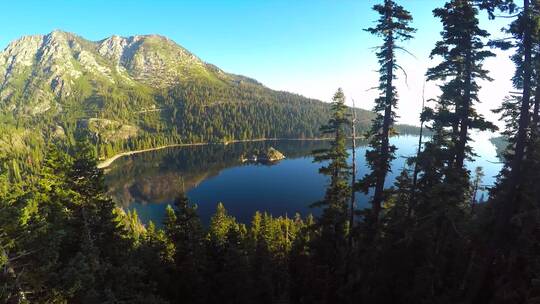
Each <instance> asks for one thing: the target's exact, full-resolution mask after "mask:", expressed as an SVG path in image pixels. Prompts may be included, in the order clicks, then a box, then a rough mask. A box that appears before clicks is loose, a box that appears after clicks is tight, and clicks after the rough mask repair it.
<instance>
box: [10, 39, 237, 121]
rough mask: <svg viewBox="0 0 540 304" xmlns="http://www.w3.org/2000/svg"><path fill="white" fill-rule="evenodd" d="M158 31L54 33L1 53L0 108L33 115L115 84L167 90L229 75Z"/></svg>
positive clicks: (22, 41) (15, 44)
mask: <svg viewBox="0 0 540 304" xmlns="http://www.w3.org/2000/svg"><path fill="white" fill-rule="evenodd" d="M233 78H234V77H233V76H230V75H228V74H226V73H223V71H221V70H219V69H218V68H216V67H214V66H210V65H208V64H206V63H204V62H203V61H202V60H200V59H199V58H197V57H196V56H195V55H193V54H191V53H190V52H188V51H187V50H186V49H184V48H182V47H181V46H179V45H177V44H176V43H174V42H173V41H172V40H170V39H168V38H166V37H163V36H158V35H140V36H132V37H119V36H112V37H109V38H107V39H104V40H101V41H96V42H94V41H89V40H86V39H84V38H82V37H79V36H77V35H75V34H72V33H67V32H62V31H53V32H52V33H50V34H47V35H34V36H26V37H23V38H20V39H18V40H16V41H13V42H12V43H10V44H9V45H8V47H7V48H6V49H5V50H3V51H2V52H0V108H2V109H4V110H6V109H7V110H18V111H19V112H23V113H25V114H31V115H36V114H39V113H43V112H45V111H47V110H49V109H51V108H53V107H59V106H60V104H59V102H60V101H62V100H65V99H68V98H75V97H80V95H84V94H87V95H88V94H91V92H92V91H94V92H95V91H99V90H102V89H103V88H108V87H113V86H116V87H118V86H127V87H129V86H137V85H139V86H148V87H150V88H166V87H169V86H172V85H174V84H176V83H178V82H182V81H186V80H188V79H203V80H204V81H211V82H219V81H228V80H231V79H233Z"/></svg>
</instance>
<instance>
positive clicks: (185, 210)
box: [165, 193, 205, 303]
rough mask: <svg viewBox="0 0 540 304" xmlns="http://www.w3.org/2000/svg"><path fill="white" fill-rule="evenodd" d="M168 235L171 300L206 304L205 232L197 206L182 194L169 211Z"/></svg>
mask: <svg viewBox="0 0 540 304" xmlns="http://www.w3.org/2000/svg"><path fill="white" fill-rule="evenodd" d="M165 233H166V234H167V236H168V238H169V239H170V241H171V242H172V244H173V245H174V256H173V259H174V264H175V271H174V276H173V278H172V279H173V280H174V282H175V283H174V284H173V285H171V286H170V287H171V293H172V295H171V296H172V299H174V301H180V300H181V301H184V302H185V303H203V302H204V293H203V290H202V286H204V284H203V283H204V277H203V275H204V271H205V259H204V256H205V252H204V230H203V227H202V224H201V221H200V219H199V216H198V215H197V208H196V206H191V205H190V203H189V200H188V199H187V197H186V196H185V194H183V193H182V194H181V195H180V196H179V197H178V198H177V199H176V201H175V203H174V209H172V208H170V207H169V208H167V216H166V220H165Z"/></svg>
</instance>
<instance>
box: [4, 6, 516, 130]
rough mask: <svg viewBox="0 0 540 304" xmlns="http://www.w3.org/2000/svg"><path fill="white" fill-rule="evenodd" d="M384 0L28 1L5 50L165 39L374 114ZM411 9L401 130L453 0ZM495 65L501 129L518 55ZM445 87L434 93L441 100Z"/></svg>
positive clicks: (283, 86)
mask: <svg viewBox="0 0 540 304" xmlns="http://www.w3.org/2000/svg"><path fill="white" fill-rule="evenodd" d="M378 2H380V0H227V1H223V0H214V1H212V0H137V1H134V0H130V1H127V0H106V1H105V0H92V1H90V0H85V1H83V0H48V1H43V0H25V1H10V4H9V10H7V9H6V10H2V11H0V48H2V49H3V48H4V47H5V46H7V44H8V43H9V42H10V41H12V40H15V39H17V38H19V37H21V36H24V35H32V34H46V33H49V32H51V31H52V30H55V29H60V30H64V31H68V32H73V33H76V34H78V35H80V36H82V37H84V38H86V39H89V40H101V39H104V38H106V37H108V36H111V35H113V34H116V35H120V36H130V35H137V34H160V35H164V36H167V37H169V38H171V39H172V40H174V41H175V42H177V43H178V44H180V45H182V46H183V47H185V48H187V49H188V50H190V51H191V52H193V53H194V54H196V55H197V56H198V57H200V58H201V59H202V60H204V61H206V62H209V63H212V64H215V65H217V66H219V67H220V68H222V69H223V70H225V71H227V72H231V73H235V74H242V75H245V76H249V77H252V78H255V79H257V80H258V81H260V82H262V83H263V84H264V85H266V86H268V87H270V88H272V89H276V90H285V91H290V92H294V93H298V94H302V95H304V96H307V97H312V98H317V99H320V100H323V101H330V100H331V97H332V95H333V94H334V92H335V91H336V90H337V88H339V87H341V88H343V90H344V92H345V94H346V96H347V98H348V101H347V102H348V104H351V101H352V99H354V100H355V103H356V106H357V107H360V108H365V109H370V108H371V107H372V106H373V100H374V99H375V97H376V96H377V92H376V91H374V90H370V88H372V87H374V86H376V85H377V79H378V75H377V72H376V69H377V60H376V57H375V50H374V48H375V47H376V46H378V45H380V44H381V40H380V38H377V37H374V36H372V35H370V34H369V33H367V32H365V31H364V29H365V28H367V27H370V26H372V25H373V24H374V22H375V20H377V18H378V16H377V14H376V13H375V12H374V11H372V10H371V7H372V6H373V4H375V3H378ZM397 2H398V3H399V4H401V5H403V6H404V7H405V8H406V9H407V10H409V11H410V12H411V13H412V15H413V17H414V22H413V26H414V27H416V28H417V29H418V31H417V33H416V34H415V39H414V40H412V41H408V42H405V43H403V46H404V47H405V48H406V49H407V50H408V51H409V52H410V53H412V54H413V55H414V57H413V56H411V55H409V54H407V53H405V52H401V53H400V54H399V55H398V62H399V63H400V65H401V66H402V67H403V68H404V70H405V71H406V72H407V77H406V79H405V77H404V75H403V74H400V76H399V79H398V80H397V83H396V85H397V88H398V91H399V96H400V100H399V106H398V110H397V113H398V115H399V116H400V118H399V119H398V121H399V122H400V123H409V124H418V119H419V113H420V109H421V102H422V92H423V87H424V74H425V71H426V69H427V68H428V67H431V66H434V65H435V64H436V62H437V59H434V60H430V59H429V53H430V51H431V49H432V48H433V46H434V44H435V42H436V41H437V40H438V39H439V38H440V31H441V28H442V26H441V24H440V22H439V20H438V19H436V18H434V17H433V15H432V10H433V9H434V8H436V7H440V6H442V5H443V4H444V2H445V1H443V0H398V1H397ZM506 22H508V19H502V20H495V21H491V20H488V19H487V16H485V13H481V27H483V28H484V29H486V30H488V31H490V32H491V33H492V36H493V38H497V37H502V35H503V34H502V33H501V31H500V29H501V28H502V27H503V26H504V25H505V24H506ZM497 53H498V56H497V58H491V59H488V60H486V62H485V67H486V68H487V69H489V70H490V71H491V74H490V76H491V77H492V78H494V81H493V82H491V83H487V82H486V83H484V82H482V83H481V85H482V90H481V92H480V98H481V100H482V103H481V104H479V105H478V106H477V108H478V111H479V112H480V113H481V114H483V115H485V116H486V117H488V119H490V120H491V121H493V122H498V120H499V119H498V116H496V115H494V114H492V113H491V111H490V110H491V109H494V108H496V107H497V106H498V105H500V103H501V101H502V100H503V98H504V97H505V96H506V95H507V94H508V92H509V91H510V90H511V89H512V87H511V83H510V78H511V76H512V74H513V72H514V68H513V65H512V63H511V62H510V60H509V59H508V56H509V54H508V53H503V52H497ZM437 94H438V89H437V86H436V84H434V83H428V84H426V86H425V94H424V95H425V98H426V99H430V98H435V97H436V96H437Z"/></svg>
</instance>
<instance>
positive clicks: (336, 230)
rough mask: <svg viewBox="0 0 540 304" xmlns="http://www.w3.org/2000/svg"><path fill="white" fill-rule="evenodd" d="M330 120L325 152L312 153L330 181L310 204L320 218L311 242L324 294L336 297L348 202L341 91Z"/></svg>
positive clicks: (345, 120)
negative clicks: (324, 279) (321, 195)
mask: <svg viewBox="0 0 540 304" xmlns="http://www.w3.org/2000/svg"><path fill="white" fill-rule="evenodd" d="M332 111H333V113H332V118H331V119H330V120H329V122H328V124H327V125H325V126H323V127H322V128H321V131H322V132H323V133H325V134H332V135H333V136H334V138H333V140H332V141H331V143H330V147H329V148H328V149H323V150H317V151H314V161H315V162H328V164H327V165H325V166H323V167H321V168H320V169H319V172H320V173H321V174H324V175H326V176H328V177H329V178H330V184H329V185H328V187H327V188H326V193H325V196H324V199H323V200H322V201H320V202H318V203H315V204H313V206H315V207H321V208H323V210H322V215H321V216H320V217H319V218H318V220H317V226H318V229H319V231H320V232H319V233H320V236H319V238H318V239H316V240H314V242H315V244H314V246H315V255H316V259H317V260H318V263H321V265H324V267H326V268H327V270H326V271H325V273H324V274H323V276H325V277H327V280H328V281H327V284H328V286H326V287H325V288H328V292H329V293H330V294H332V296H333V297H337V286H339V282H340V280H341V278H342V277H343V276H344V273H343V272H344V271H345V269H344V266H345V263H344V261H343V259H344V258H345V253H346V245H347V223H348V202H349V199H350V191H351V189H350V186H349V178H350V170H349V166H348V164H347V157H348V153H347V148H346V138H347V137H346V130H347V127H348V126H349V125H350V122H349V120H348V115H347V107H346V106H345V96H344V95H343V91H342V90H341V89H338V91H337V92H336V94H335V95H334V98H333V102H332Z"/></svg>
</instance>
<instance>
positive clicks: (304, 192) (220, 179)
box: [105, 133, 501, 225]
mask: <svg viewBox="0 0 540 304" xmlns="http://www.w3.org/2000/svg"><path fill="white" fill-rule="evenodd" d="M471 137H473V138H474V140H475V142H474V143H473V144H472V145H473V147H474V149H475V152H476V153H477V154H478V155H481V157H477V159H475V161H474V162H470V163H469V164H468V166H469V168H470V169H471V170H472V171H474V168H475V167H476V166H482V167H483V169H484V172H485V177H484V179H483V185H485V186H490V185H492V184H493V183H494V181H495V176H496V175H497V174H498V172H499V170H500V168H501V164H500V163H498V162H499V160H498V159H497V156H496V152H495V147H494V146H493V145H492V144H491V142H490V141H489V138H490V137H491V134H486V133H479V134H476V135H474V136H471ZM391 142H392V143H393V144H394V145H396V146H397V147H398V151H397V152H396V156H397V157H396V159H395V160H394V161H393V162H392V173H391V174H390V175H389V177H388V178H387V186H391V185H392V184H393V183H394V178H395V177H396V176H397V175H398V174H399V173H400V172H401V169H402V168H403V167H404V166H405V158H406V157H409V156H411V155H414V154H415V153H416V148H417V144H418V137H416V136H399V137H394V138H392V139H391ZM327 145H328V141H316V140H281V141H264V142H242V143H231V144H228V145H222V144H211V145H201V146H187V147H176V148H165V149H162V150H155V151H149V152H144V153H140V154H134V155H129V156H124V157H122V158H119V159H118V160H116V161H115V162H114V163H113V164H111V166H109V167H108V168H107V169H106V170H105V173H106V175H105V180H106V183H107V185H108V187H109V194H110V195H111V196H112V197H113V199H114V200H115V201H116V203H117V204H118V205H120V206H122V207H123V208H125V209H130V210H132V209H136V210H137V213H138V214H139V217H140V218H141V220H142V221H143V222H145V223H146V222H148V221H150V220H152V221H153V222H155V223H156V224H158V225H159V224H160V223H161V221H162V219H163V216H164V213H165V208H166V206H167V205H168V204H172V203H173V201H174V198H175V197H177V196H178V194H179V193H180V192H181V191H184V192H185V193H187V196H188V197H189V199H190V200H191V201H192V202H193V203H196V204H197V206H198V211H199V214H200V216H201V219H202V220H203V222H204V223H208V221H209V219H210V217H211V215H212V214H213V212H214V210H215V207H216V204H217V203H218V202H222V203H223V204H224V205H225V207H226V208H227V210H228V211H229V213H230V214H231V215H233V216H235V217H236V218H237V219H238V220H239V221H241V222H244V223H247V222H249V221H250V220H251V217H252V216H253V214H254V213H255V211H257V210H259V211H267V212H269V213H271V214H273V215H275V216H279V215H289V216H294V214H295V213H300V214H302V215H304V216H305V215H307V214H309V213H312V214H314V215H317V214H318V213H319V210H318V209H313V208H310V205H311V204H313V203H315V202H317V201H319V200H320V199H321V198H322V197H323V196H324V191H325V187H326V185H327V183H328V180H327V178H326V177H324V176H322V175H321V174H319V173H318V169H319V167H320V166H321V164H319V163H313V158H312V157H311V152H312V151H313V150H315V149H320V148H324V147H326V146H327ZM269 147H274V148H276V149H277V150H279V151H281V152H283V154H285V156H286V157H287V158H286V159H285V160H282V161H279V162H277V163H274V164H271V165H263V164H253V163H242V161H241V157H242V155H243V154H246V153H250V152H252V151H255V150H262V149H267V148H269ZM366 148H367V146H366V143H365V142H360V143H359V144H358V147H357V149H356V158H357V166H358V168H359V169H358V173H357V177H361V176H364V175H365V174H366V172H367V167H366V162H365V158H364V155H365V151H366ZM350 152H351V149H349V153H350ZM486 193H487V192H485V191H484V194H486ZM479 195H480V194H479ZM367 201H368V198H367V197H366V196H365V195H363V194H360V193H359V194H358V195H357V202H358V203H357V204H358V206H359V207H360V208H361V207H365V206H367Z"/></svg>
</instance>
